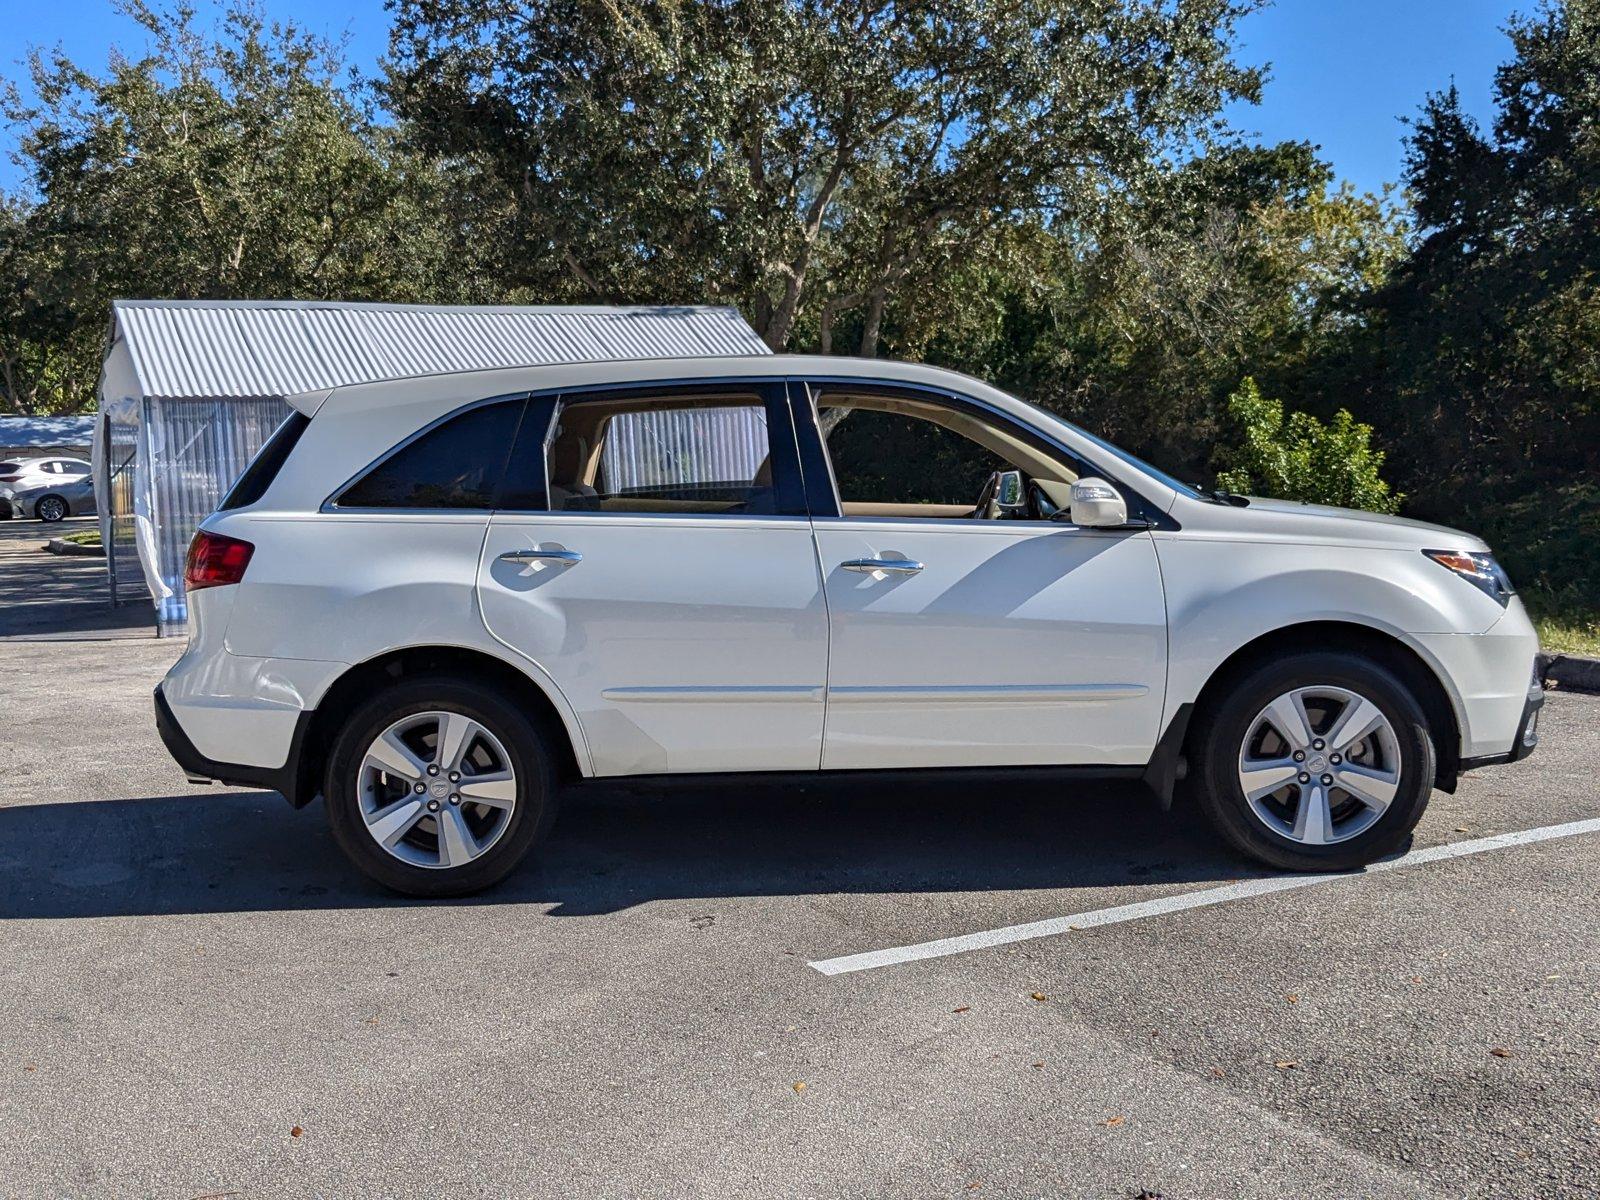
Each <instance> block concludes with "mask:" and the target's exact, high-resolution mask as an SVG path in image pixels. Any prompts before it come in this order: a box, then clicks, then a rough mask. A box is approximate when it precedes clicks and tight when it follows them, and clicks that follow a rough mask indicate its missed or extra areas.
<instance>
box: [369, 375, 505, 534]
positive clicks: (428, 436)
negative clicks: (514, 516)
mask: <svg viewBox="0 0 1600 1200" xmlns="http://www.w3.org/2000/svg"><path fill="white" fill-rule="evenodd" d="M522 408H523V401H522V399H521V397H518V398H517V399H516V400H510V401H502V402H500V403H496V404H481V405H478V406H477V407H474V408H469V409H468V410H467V411H466V412H463V413H459V414H457V415H456V416H454V417H450V418H448V419H446V420H445V421H444V422H443V423H442V424H439V425H436V426H434V427H433V428H432V429H430V430H428V431H427V432H425V433H423V434H422V435H421V436H419V437H418V438H417V439H416V440H415V441H412V442H410V443H409V444H407V445H404V446H402V447H401V448H400V449H399V450H397V451H395V452H394V453H393V454H391V455H390V456H389V457H388V458H386V459H384V460H383V461H382V462H380V463H379V464H378V465H377V466H375V467H373V468H372V470H370V471H368V472H367V473H366V475H364V476H363V477H362V478H361V479H359V480H357V481H356V482H355V483H353V484H352V485H351V486H350V487H348V488H346V489H345V491H344V494H343V495H341V496H340V497H339V499H338V504H339V507H340V508H482V509H488V508H493V507H494V505H495V496H496V493H497V492H498V491H499V488H500V477H501V475H503V474H504V473H505V465H506V457H507V455H509V454H510V453H511V443H512V441H513V440H514V439H515V437H516V432H517V423H518V421H519V420H520V418H521V416H522Z"/></svg>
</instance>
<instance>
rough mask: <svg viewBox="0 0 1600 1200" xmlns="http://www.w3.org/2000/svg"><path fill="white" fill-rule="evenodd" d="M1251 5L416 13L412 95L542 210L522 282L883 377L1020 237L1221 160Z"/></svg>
mask: <svg viewBox="0 0 1600 1200" xmlns="http://www.w3.org/2000/svg"><path fill="white" fill-rule="evenodd" d="M1254 7H1256V4H1255V2H1254V0H1185V2H1184V3H1182V4H1172V3H1170V2H1169V0H1114V2H1106V3H1096V4H1089V5H1082V4H1071V5H1068V4H1022V5H1019V4H1015V3H1012V2H1011V0H909V2H905V0H891V2H888V3H878V4H871V5H854V4H849V5H847V4H839V3H836V2H835V0H784V2H781V3H761V4H751V3H747V2H745V0H666V2H663V3H637V2H630V0H398V3H397V5H396V14H397V15H396V23H395V29H394V33H393V35H392V38H391V52H392V57H391V71H390V76H389V80H388V83H387V93H388V96H389V97H390V99H391V102H392V103H393V104H394V106H395V108H396V110H397V111H398V112H399V113H400V115H401V116H402V117H404V118H405V119H406V120H408V121H409V122H411V124H412V126H413V129H414V131H415V135H416V136H417V138H418V139H419V140H420V141H421V143H422V144H425V145H427V146H429V147H431V148H433V149H435V150H437V151H439V152H442V153H444V154H447V155H459V154H481V155H483V156H485V158H486V159H487V161H489V162H491V163H492V164H493V167H494V170H495V171H496V173H497V175H498V176H499V178H501V179H502V180H503V181H504V182H505V184H506V186H508V187H512V188H515V189H516V190H517V191H518V193H519V196H520V199H521V204H520V208H519V218H520V222H521V230H522V232H523V235H524V236H522V238H521V239H520V241H519V243H518V246H517V248H516V252H515V254H514V256H513V262H512V266H513V268H514V269H515V270H516V271H517V272H518V277H519V278H520V279H522V280H525V281H528V282H530V283H535V284H537V285H538V286H551V287H556V286H559V287H560V288H561V290H562V292H563V294H565V295H568V296H571V297H574V298H585V299H598V300H611V301H617V300H628V301H636V302H637V301H682V300H718V301H724V302H726V301H732V302H734V303H737V304H738V305H739V306H740V307H741V308H742V309H743V310H744V312H745V313H746V314H747V316H749V317H750V319H751V321H752V322H753V324H754V325H755V327H756V328H757V330H758V331H760V332H761V333H762V335H763V336H764V337H765V338H766V340H767V342H768V344H769V345H771V346H772V347H773V348H775V349H781V348H785V347H790V346H792V345H794V344H795V343H796V340H797V337H798V336H799V335H801V334H802V333H803V334H804V335H806V336H807V337H808V339H809V338H814V339H815V344H816V345H817V346H818V348H820V349H821V350H823V351H824V352H827V351H828V350H830V349H831V348H832V346H833V344H834V335H835V332H836V330H842V329H844V328H845V327H848V329H849V332H850V334H851V336H852V339H853V341H854V344H855V348H856V349H857V351H858V352H859V353H863V354H872V353H875V352H876V350H877V348H878V345H879V341H880V338H881V336H882V332H883V330H884V328H885V326H886V323H888V322H890V321H894V320H906V321H908V322H909V323H912V324H915V323H919V322H921V321H923V320H924V317H923V315H922V309H923V302H924V301H925V300H926V301H928V302H929V305H928V307H929V308H931V309H933V310H936V311H937V310H940V309H943V310H945V311H948V310H949V308H950V307H952V306H958V305H959V301H960V298H961V296H962V293H960V292H959V291H957V290H956V289H955V288H954V287H953V286H952V283H953V280H952V278H951V277H952V275H953V274H960V273H966V272H968V271H970V270H972V269H973V268H975V267H981V266H982V265H983V264H992V263H995V262H999V261H1003V260H1004V258H1005V254H1006V250H1007V247H1008V246H1010V245H1011V244H1012V230H1013V228H1014V227H1015V226H1016V225H1017V224H1018V223H1019V222H1024V223H1025V222H1030V221H1031V222H1037V223H1042V224H1045V225H1052V226H1055V225H1060V226H1065V225H1069V224H1074V223H1078V222H1083V221H1085V220H1087V219H1090V218H1091V217H1092V216H1093V215H1094V214H1096V213H1098V212H1100V211H1102V210H1103V209H1105V208H1106V207H1107V206H1108V205H1112V206H1114V205H1115V204H1117V203H1120V202H1121V200H1122V198H1123V197H1125V196H1128V195H1131V194H1134V193H1136V192H1138V191H1139V190H1140V189H1142V188H1143V187H1144V186H1146V184H1147V183H1148V182H1149V181H1150V180H1152V179H1153V178H1155V177H1157V176H1159V175H1160V174H1161V173H1162V172H1163V170H1164V166H1163V164H1165V163H1167V162H1170V161H1179V160H1182V159H1184V158H1187V157H1190V156H1191V155H1192V154H1193V153H1194V152H1195V151H1196V150H1198V149H1203V148H1204V147H1205V146H1206V145H1207V144H1209V143H1210V141H1212V140H1213V137H1214V134H1215V131H1216V129H1217V128H1219V127H1220V122H1219V120H1218V114H1219V112H1220V111H1221V109H1222V107H1223V105H1224V104H1226V103H1227V102H1228V101H1229V100H1231V99H1234V98H1237V97H1252V98H1253V97H1254V96H1255V95H1256V94H1257V92H1258V90H1259V82H1260V81H1259V76H1258V73H1257V72H1256V71H1254V70H1253V69H1250V68H1246V67H1242V66H1240V65H1238V64H1237V63H1235V62H1234V60H1233V44H1232V31H1233V28H1234V25H1235V23H1236V22H1237V21H1238V19H1239V18H1240V17H1241V16H1242V15H1243V14H1244V13H1245V12H1247V11H1249V10H1250V9H1252V8H1254ZM892 310H893V311H892Z"/></svg>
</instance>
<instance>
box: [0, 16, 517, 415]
mask: <svg viewBox="0 0 1600 1200" xmlns="http://www.w3.org/2000/svg"><path fill="white" fill-rule="evenodd" d="M126 11H127V12H128V13H129V14H130V15H131V16H132V17H133V18H134V19H135V20H137V21H138V22H139V23H140V24H141V25H142V26H143V27H144V29H145V30H146V31H147V32H148V34H149V36H150V38H151V46H150V49H149V52H148V53H147V54H146V55H144V56H143V57H141V58H139V59H129V58H124V57H121V56H116V57H114V58H113V59H112V62H111V64H110V67H109V69H108V71H107V72H106V73H105V74H103V75H96V74H93V73H91V72H89V71H86V70H84V69H83V68H82V67H79V66H78V65H76V64H75V63H73V62H72V61H71V60H70V59H68V58H67V57H66V56H65V55H64V54H63V53H62V52H61V51H59V50H58V51H55V52H54V53H52V54H49V55H46V54H43V53H39V52H35V53H34V55H33V56H32V58H31V60H30V72H31V75H32V84H33V91H34V93H35V95H36V96H37V101H36V103H34V104H31V105H25V104H23V103H22V101H21V99H20V97H19V94H18V93H17V91H16V89H14V88H12V89H9V90H8V91H7V92H6V93H5V94H4V97H3V99H4V104H3V108H4V116H5V117H6V118H7V119H8V120H9V121H11V122H12V123H14V124H15V126H16V127H17V128H18V129H19V130H20V132H21V145H20V151H19V154H18V157H19V160H20V161H21V163H22V164H23V165H24V166H25V168H26V169H27V171H28V173H29V177H30V184H31V187H30V191H29V193H28V194H25V195H19V196H12V197H9V198H6V200H5V203H4V205H3V207H0V272H3V274H4V277H5V278H6V280H7V282H8V283H10V284H11V285H12V286H9V287H6V288H0V368H3V374H0V388H3V400H4V401H5V404H6V406H7V407H9V408H10V409H12V410H13V411H18V412H41V411H43V412H49V411H72V410H73V409H76V408H79V407H82V406H83V405H85V404H87V403H89V402H90V401H91V399H92V393H93V388H94V385H95V382H96V379H97V377H98V373H99V365H100V364H99V360H100V355H101V353H102V351H103V342H104V337H105V330H106V323H107V319H108V309H109V302H110V300H111V299H113V298H114V297H118V296H138V297H160V298H177V299H184V298H253V297H285V298H308V299H314V298H323V297H335V298H339V299H385V300H397V301H404V300H425V299H444V300H454V299H461V300H469V299H475V298H478V297H480V296H482V295H484V294H486V293H489V294H492V291H493V289H494V288H495V287H496V286H497V283H496V277H495V274H494V272H493V270H492V267H491V265H490V262H489V261H488V260H487V259H486V257H485V256H486V255H487V254H490V253H492V252H493V244H494V242H493V238H492V236H491V237H485V236H483V235H484V234H492V231H493V229H494V226H495V222H496V221H497V220H498V219H499V215H500V213H501V212H503V210H504V209H505V202H504V198H503V197H502V196H501V195H500V194H499V193H498V192H497V191H496V189H495V188H494V187H493V186H489V187H476V186H475V182H476V181H475V179H474V178H473V177H471V176H470V172H465V171H463V169H462V167H461V164H460V163H459V162H446V161H437V162H435V161H425V160H422V159H420V158H417V157H416V156H413V155H410V154H409V152H407V151H405V150H404V149H403V147H401V146H400V145H399V144H398V142H397V140H396V138H395V134H394V131H393V129H392V128H390V127H389V126H387V125H385V124H384V123H382V122H381V121H379V120H378V118H377V117H376V116H375V115H374V114H373V113H371V112H369V111H367V110H366V109H365V108H364V107H363V106H362V105H361V104H360V103H359V102H358V100H357V98H356V97H355V96H354V95H353V94H352V93H350V92H349V91H347V90H346V89H344V88H343V87H341V86H340V85H339V82H338V76H339V73H340V71H341V70H342V64H341V60H340V57H339V53H338V50H337V48H336V47H333V46H331V45H329V44H328V43H326V42H323V41H321V40H319V39H317V38H314V37H310V36H308V35H306V34H304V33H302V32H300V31H299V30H297V29H295V28H294V27H293V26H278V25H273V26H268V25H266V24H265V23H264V22H263V21H262V19H261V18H260V16H259V15H257V13H256V11H255V10H254V9H252V8H249V7H242V6H241V7H234V8H232V9H230V10H228V12H227V13H226V14H225V15H224V17H223V18H222V25H221V28H220V29H219V30H218V31H217V32H216V33H215V34H214V35H207V34H203V33H202V32H201V31H200V30H198V29H197V28H196V25H195V18H194V11H193V10H192V9H189V8H185V7H180V8H178V9H177V10H175V11H173V12H171V13H165V12H160V11H157V10H155V9H152V8H149V7H147V6H146V5H145V4H144V3H143V0H126ZM464 184H465V186H463V185H464ZM469 215H470V223H469V221H468V217H469Z"/></svg>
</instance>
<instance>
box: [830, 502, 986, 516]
mask: <svg viewBox="0 0 1600 1200" xmlns="http://www.w3.org/2000/svg"><path fill="white" fill-rule="evenodd" d="M839 507H840V508H841V509H842V510H843V512H844V515H845V516H847V517H970V516H971V515H972V505H970V504H871V503H868V502H865V501H861V500H846V501H845V502H844V503H842V504H841V505H840V506H839Z"/></svg>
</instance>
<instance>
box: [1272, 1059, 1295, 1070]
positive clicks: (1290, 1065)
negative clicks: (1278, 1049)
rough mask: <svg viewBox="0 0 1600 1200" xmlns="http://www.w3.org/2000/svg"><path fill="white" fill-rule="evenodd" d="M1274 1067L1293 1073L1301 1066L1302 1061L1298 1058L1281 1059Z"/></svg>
mask: <svg viewBox="0 0 1600 1200" xmlns="http://www.w3.org/2000/svg"><path fill="white" fill-rule="evenodd" d="M1272 1065H1273V1066H1275V1067H1277V1068H1278V1070H1280V1071H1292V1070H1294V1069H1295V1068H1296V1067H1298V1066H1299V1065H1300V1060H1299V1059H1298V1058H1284V1059H1279V1060H1278V1061H1277V1062H1275V1063H1273V1064H1272Z"/></svg>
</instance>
